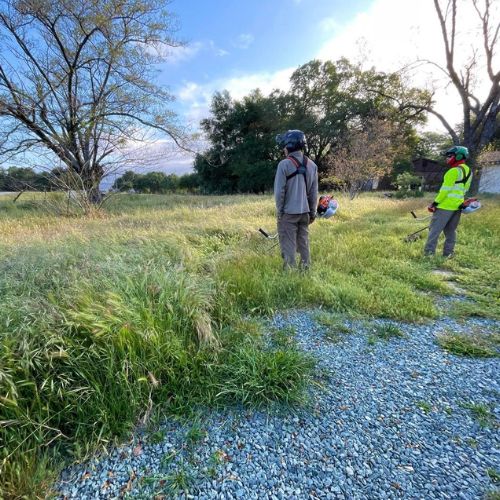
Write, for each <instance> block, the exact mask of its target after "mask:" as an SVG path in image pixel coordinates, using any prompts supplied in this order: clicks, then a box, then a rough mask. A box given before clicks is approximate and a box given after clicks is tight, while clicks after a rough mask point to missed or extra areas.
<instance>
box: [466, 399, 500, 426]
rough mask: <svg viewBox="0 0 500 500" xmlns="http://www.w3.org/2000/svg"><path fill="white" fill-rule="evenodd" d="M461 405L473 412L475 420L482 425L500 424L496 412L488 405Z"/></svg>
mask: <svg viewBox="0 0 500 500" xmlns="http://www.w3.org/2000/svg"><path fill="white" fill-rule="evenodd" d="M461 406H462V408H465V409H466V410H469V411H470V412H471V414H472V416H473V417H474V419H475V420H477V422H478V423H479V425H480V426H481V427H496V426H498V422H497V419H496V417H495V414H494V413H493V411H492V409H491V408H490V407H489V406H488V405H485V404H478V403H462V404H461Z"/></svg>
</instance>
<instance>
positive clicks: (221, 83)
mask: <svg viewBox="0 0 500 500" xmlns="http://www.w3.org/2000/svg"><path fill="white" fill-rule="evenodd" d="M295 69H296V68H285V69H282V70H279V71H275V72H262V73H253V74H241V75H237V76H233V77H227V78H220V79H217V80H212V81H210V82H208V83H204V84H199V83H195V82H185V83H184V85H183V86H182V87H181V88H180V89H179V90H178V91H177V92H176V95H177V96H178V100H179V101H180V102H181V103H182V104H183V105H184V106H185V107H186V108H187V112H186V116H187V117H188V121H189V122H191V124H192V125H193V126H195V125H197V124H198V123H199V122H200V120H201V119H203V118H206V117H208V116H209V108H210V103H211V101H212V96H213V95H214V93H215V92H218V91H219V92H222V91H223V90H227V91H229V93H230V94H231V97H232V98H233V99H236V100H240V99H242V98H243V97H245V96H246V95H248V94H249V93H250V92H251V91H252V90H254V89H256V88H259V89H260V90H261V91H262V93H263V94H264V95H267V94H269V93H270V92H271V91H273V90H275V89H283V90H285V89H287V88H288V87H289V84H290V82H289V80H290V76H291V74H292V73H293V71H294V70H295Z"/></svg>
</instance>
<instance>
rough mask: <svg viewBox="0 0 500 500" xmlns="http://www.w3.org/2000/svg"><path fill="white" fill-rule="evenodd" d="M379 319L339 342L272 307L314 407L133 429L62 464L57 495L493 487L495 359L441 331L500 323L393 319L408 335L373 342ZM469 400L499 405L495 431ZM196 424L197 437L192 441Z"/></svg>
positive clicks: (453, 493)
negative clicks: (456, 349)
mask: <svg viewBox="0 0 500 500" xmlns="http://www.w3.org/2000/svg"><path fill="white" fill-rule="evenodd" d="M383 323H387V322H386V321H384V320H375V321H372V322H370V323H366V322H356V321H354V322H351V323H350V324H349V326H350V328H351V330H352V331H353V333H351V334H341V335H342V337H341V338H342V340H341V341H340V342H338V343H332V342H331V341H328V340H327V339H326V338H325V336H324V330H323V328H322V327H321V326H320V325H318V324H317V323H316V322H315V321H314V314H313V313H312V312H310V311H293V312H290V313H288V314H280V315H277V316H276V317H275V318H274V319H273V326H275V327H279V328H281V327H286V326H293V327H294V328H295V329H296V331H297V342H298V344H299V346H300V347H301V348H303V349H304V350H306V351H308V352H310V353H312V354H313V355H314V356H315V357H316V358H317V359H318V373H317V376H316V377H315V381H314V383H313V384H312V389H311V392H312V398H311V401H312V403H311V406H310V407H307V408H304V409H301V410H295V411H287V412H271V413H269V412H268V413H265V412H257V411H249V410H244V409H232V410H227V411H225V412H217V413H212V414H209V415H207V416H205V417H204V419H203V421H202V422H201V423H200V422H198V423H197V424H196V425H195V430H196V432H195V433H194V434H193V431H192V427H190V425H186V424H184V425H183V424H180V423H178V422H176V421H167V422H165V423H164V424H163V425H162V427H161V428H160V429H159V430H158V432H157V433H156V434H155V436H156V439H155V440H154V441H155V444H153V443H151V439H150V438H149V439H148V436H147V435H142V434H137V435H136V436H135V438H134V442H133V443H131V444H129V445H126V446H122V447H120V448H117V449H114V450H113V451H112V452H111V453H110V454H109V455H107V456H102V457H96V458H95V459H93V460H91V461H89V462H86V463H84V464H79V465H76V466H73V467H72V468H70V469H67V470H65V471H64V472H63V473H62V475H61V478H60V481H59V483H58V484H57V486H56V488H57V489H58V491H59V492H60V496H61V497H66V498H68V499H70V498H71V499H73V498H74V499H82V498H89V499H97V498H119V497H130V498H154V497H155V496H157V497H158V498H162V497H163V496H172V495H174V496H178V497H179V498H207V499H208V498H245V499H247V498H249V499H253V498H270V499H293V498H297V499H302V498H332V499H334V498H339V499H340V498H349V499H357V498H359V499H362V498H363V499H364V498H369V499H391V498H415V499H417V498H418V499H420V498H422V499H432V498H442V499H447V498H449V499H459V498H462V499H476V498H482V496H483V495H484V494H485V493H486V492H488V491H492V490H494V489H495V485H494V484H493V482H492V480H491V478H490V477H489V475H488V472H487V471H488V470H489V471H496V472H497V473H498V472H499V469H500V446H499V442H500V440H499V435H498V422H499V417H500V416H499V414H498V412H499V409H498V400H499V395H500V387H499V377H498V374H499V367H500V361H499V359H498V358H488V359H469V358H463V357H458V356H454V355H451V354H448V353H446V352H445V351H443V350H442V349H441V348H440V347H438V346H437V345H436V343H435V336H436V334H437V333H439V332H440V331H442V330H443V329H446V328H449V329H452V330H454V331H467V330H468V329H470V328H472V327H476V328H481V329H489V330H490V331H491V330H495V329H497V330H498V327H499V323H498V322H495V321H492V320H482V319H468V320H467V321H464V322H457V321H454V320H451V319H442V320H439V321H436V322H433V323H432V324H428V325H407V324H397V326H399V328H400V329H401V330H402V331H403V332H404V337H403V338H393V339H391V340H389V341H384V340H380V341H377V342H375V343H374V344H370V342H368V341H367V339H368V338H369V333H370V330H371V329H373V327H374V326H376V325H377V324H383ZM394 324H396V323H394ZM468 403H474V404H476V405H482V407H483V408H490V409H491V418H490V421H489V422H487V425H484V422H483V423H481V422H479V421H478V420H477V417H476V416H475V415H474V413H473V412H472V411H471V410H470V408H467V404H468ZM191 425H192V424H191ZM190 428H191V436H195V437H196V436H197V437H199V438H200V440H199V441H198V442H195V443H192V444H191V445H188V443H187V439H186V435H187V434H188V433H189V431H190ZM200 430H203V432H200ZM157 441H159V442H157ZM194 441H195V440H194Z"/></svg>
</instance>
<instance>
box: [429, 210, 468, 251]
mask: <svg viewBox="0 0 500 500" xmlns="http://www.w3.org/2000/svg"><path fill="white" fill-rule="evenodd" d="M461 213H462V212H461V211H460V210H442V209H440V208H437V209H436V211H435V212H434V214H433V216H432V219H431V225H430V228H429V236H428V238H427V243H426V244H425V248H424V253H425V254H426V255H434V254H435V253H436V247H437V243H438V238H439V235H440V234H441V232H444V236H445V241H444V247H443V255H444V256H445V257H448V256H449V255H451V254H452V253H453V249H454V248H455V242H456V239H457V237H456V233H457V227H458V223H459V222H460V215H461Z"/></svg>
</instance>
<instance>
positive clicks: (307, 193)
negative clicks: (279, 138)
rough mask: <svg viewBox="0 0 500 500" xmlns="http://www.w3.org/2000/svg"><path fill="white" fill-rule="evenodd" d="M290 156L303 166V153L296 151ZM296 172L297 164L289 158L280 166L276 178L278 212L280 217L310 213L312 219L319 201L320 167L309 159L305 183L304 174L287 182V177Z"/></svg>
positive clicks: (275, 190)
mask: <svg viewBox="0 0 500 500" xmlns="http://www.w3.org/2000/svg"><path fill="white" fill-rule="evenodd" d="M290 155H291V156H294V157H295V158H296V159H297V160H298V161H299V162H300V164H302V161H303V157H304V155H303V153H302V152H301V151H294V152H293V153H290ZM296 170H297V167H296V166H295V163H293V161H292V160H289V159H287V158H285V159H284V160H281V161H280V162H279V164H278V169H277V170H276V176H275V178H274V199H275V201H276V212H277V214H278V216H281V215H283V214H305V213H309V215H310V216H311V217H315V216H316V202H317V199H318V167H317V166H316V164H315V163H314V162H313V161H312V160H311V159H308V161H307V171H306V179H305V182H304V176H303V175H302V174H297V175H296V176H295V177H292V178H291V179H289V180H288V181H287V180H286V177H287V175H290V174H292V173H293V172H295V171H296Z"/></svg>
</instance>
